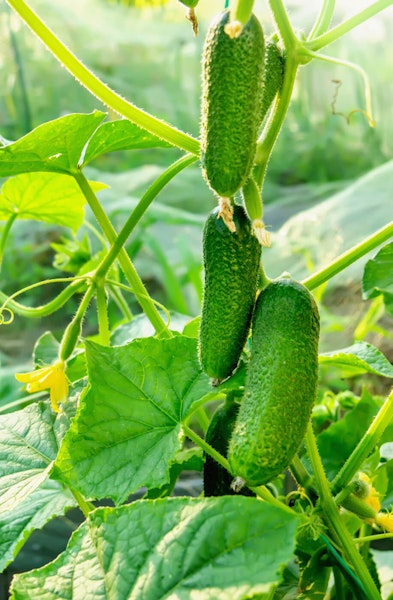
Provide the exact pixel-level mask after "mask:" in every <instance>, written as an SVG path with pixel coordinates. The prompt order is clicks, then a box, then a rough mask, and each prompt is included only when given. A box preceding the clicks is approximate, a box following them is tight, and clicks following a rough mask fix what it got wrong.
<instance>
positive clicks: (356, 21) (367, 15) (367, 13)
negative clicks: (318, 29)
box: [306, 0, 393, 50]
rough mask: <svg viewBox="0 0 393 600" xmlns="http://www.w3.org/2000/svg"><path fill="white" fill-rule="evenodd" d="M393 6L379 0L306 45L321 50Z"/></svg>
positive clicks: (390, 0)
mask: <svg viewBox="0 0 393 600" xmlns="http://www.w3.org/2000/svg"><path fill="white" fill-rule="evenodd" d="M392 4H393V1H392V0H378V1H377V2H374V4H371V6H368V7H367V8H365V9H364V10H361V11H360V12H358V13H357V14H356V15H354V16H353V17H350V18H349V19H347V20H346V21H343V23H340V25H337V26H336V27H333V28H332V29H330V31H327V32H326V33H324V34H322V35H320V36H318V37H315V38H314V39H312V40H310V41H308V42H307V44H306V45H307V47H308V48H309V49H310V50H320V49H321V48H324V47H325V46H328V45H329V44H331V43H333V42H335V41H336V40H338V39H339V38H341V37H342V36H343V35H345V34H346V33H348V32H349V31H351V30H352V29H354V28H355V27H358V25H361V24H362V23H364V22H365V21H368V19H371V17H374V16H375V15H377V14H378V13H379V12H381V11H382V10H384V9H385V8H388V6H391V5H392Z"/></svg>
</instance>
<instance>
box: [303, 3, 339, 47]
mask: <svg viewBox="0 0 393 600" xmlns="http://www.w3.org/2000/svg"><path fill="white" fill-rule="evenodd" d="M335 4H336V0H324V1H323V6H322V8H321V11H320V13H319V15H318V17H317V20H316V21H315V24H314V26H313V28H312V29H311V31H310V34H309V36H308V39H309V40H312V39H314V38H316V37H318V36H319V35H322V34H323V33H325V32H326V31H327V29H328V27H329V25H330V23H331V20H332V18H333V13H334V8H335Z"/></svg>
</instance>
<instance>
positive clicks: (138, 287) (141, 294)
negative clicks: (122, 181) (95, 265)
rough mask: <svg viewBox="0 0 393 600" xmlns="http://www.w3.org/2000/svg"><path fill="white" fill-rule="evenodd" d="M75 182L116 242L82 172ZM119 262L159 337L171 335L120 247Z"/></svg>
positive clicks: (110, 226)
mask: <svg viewBox="0 0 393 600" xmlns="http://www.w3.org/2000/svg"><path fill="white" fill-rule="evenodd" d="M75 179H76V182H77V183H78V185H79V187H80V188H81V190H82V192H83V194H84V196H85V198H86V200H87V202H88V203H89V206H90V208H91V210H92V211H93V214H94V216H95V218H96V219H97V221H98V223H99V225H100V227H101V228H102V230H103V232H104V234H105V237H106V238H107V240H108V241H109V243H110V244H111V245H112V244H114V243H115V242H116V238H117V233H116V231H115V229H114V227H113V225H112V223H111V222H110V221H109V219H108V217H107V215H106V214H105V211H104V210H103V208H102V206H101V204H100V203H99V202H98V199H97V197H96V195H95V194H94V192H93V190H92V189H91V187H90V185H89V182H88V181H87V179H86V177H85V176H84V175H83V174H82V173H77V174H76V175H75ZM119 264H120V267H121V269H122V270H123V273H124V275H125V277H126V279H127V281H128V283H129V284H130V286H131V288H132V290H133V292H134V294H135V297H136V299H137V301H138V302H139V304H140V306H141V308H142V310H143V312H144V313H145V315H146V316H147V318H148V319H149V321H150V323H151V324H152V325H153V327H154V329H155V331H156V333H157V335H159V336H161V337H172V334H171V332H170V331H169V329H168V327H167V326H166V325H165V323H164V321H163V320H162V318H161V315H160V313H159V312H158V310H157V308H156V306H155V304H154V302H153V300H152V299H151V298H150V296H149V294H148V293H147V291H146V288H145V286H144V285H143V282H142V280H141V278H140V277H139V275H138V273H137V271H136V269H135V267H134V265H133V264H132V261H131V259H130V257H129V256H128V254H127V252H126V251H125V249H124V248H123V247H122V248H121V249H120V251H119Z"/></svg>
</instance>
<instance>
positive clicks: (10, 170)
mask: <svg viewBox="0 0 393 600" xmlns="http://www.w3.org/2000/svg"><path fill="white" fill-rule="evenodd" d="M104 118H105V113H103V112H100V111H98V110H95V111H94V112H92V113H90V114H87V115H84V114H72V115H67V116H65V117H60V119H55V120H54V121H48V122H47V123H44V124H43V125H39V126H38V127H36V128H35V129H33V131H30V133H28V134H27V135H25V136H23V137H22V138H20V139H19V140H17V141H16V142H14V143H13V144H8V146H4V147H3V148H0V177H8V176H9V175H18V174H19V173H31V172H33V171H51V172H52V173H75V172H76V171H77V169H78V163H79V160H80V158H81V156H82V152H83V148H84V147H85V145H86V143H87V141H88V140H89V138H90V137H91V135H92V134H93V132H94V131H95V130H96V129H97V127H98V125H99V124H100V123H101V121H102V120H103V119H104Z"/></svg>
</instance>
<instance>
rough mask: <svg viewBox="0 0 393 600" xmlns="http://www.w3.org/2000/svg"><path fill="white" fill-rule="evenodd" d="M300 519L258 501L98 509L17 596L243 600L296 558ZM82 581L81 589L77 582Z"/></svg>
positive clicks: (22, 581) (17, 583)
mask: <svg viewBox="0 0 393 600" xmlns="http://www.w3.org/2000/svg"><path fill="white" fill-rule="evenodd" d="M296 523H297V517H296V516H295V515H291V514H289V513H288V512H287V511H284V510H281V509H279V508H276V507H272V506H269V505H268V504H267V503H265V502H260V501H259V500H256V499H254V498H245V497H239V498H237V497H222V498H209V499H196V498H166V499H163V500H144V501H139V502H135V503H134V504H131V505H127V506H123V507H120V508H115V509H114V508H103V509H101V508H100V509H97V510H96V511H94V512H93V513H91V514H90V515H89V517H88V519H87V522H86V523H84V524H83V525H82V526H81V527H80V528H79V529H78V530H77V531H76V532H75V533H74V535H73V536H72V538H71V540H70V543H69V545H68V547H67V549H66V551H65V552H64V553H63V554H61V555H60V556H59V557H58V558H57V559H56V560H55V561H53V562H52V563H50V564H49V565H47V566H45V567H43V568H40V569H36V570H34V571H31V572H29V573H23V574H20V575H17V576H15V578H14V580H13V585H12V593H11V598H12V599H13V600H25V599H27V598H31V597H32V596H31V594H32V593H35V592H36V590H40V592H39V594H40V599H42V600H55V599H56V600H77V599H78V600H79V599H81V598H82V597H86V590H88V597H89V599H90V600H95V599H97V600H102V599H104V598H111V600H140V599H142V598H143V600H162V599H163V598H176V599H177V600H190V598H198V600H242V599H244V598H247V597H251V596H252V595H254V594H262V593H264V592H267V591H268V590H269V589H270V588H271V586H272V585H273V584H275V583H276V582H277V580H278V572H279V570H280V567H281V566H282V565H283V564H285V563H286V562H287V561H288V560H289V559H290V558H291V556H292V553H293V547H294V533H295V527H296ZM76 582H77V585H76Z"/></svg>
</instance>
